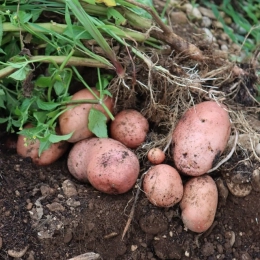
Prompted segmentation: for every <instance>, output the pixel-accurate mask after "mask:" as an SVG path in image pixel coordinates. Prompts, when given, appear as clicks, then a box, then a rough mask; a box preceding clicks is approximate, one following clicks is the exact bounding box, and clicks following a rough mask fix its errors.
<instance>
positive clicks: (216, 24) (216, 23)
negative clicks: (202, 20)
mask: <svg viewBox="0 0 260 260" xmlns="http://www.w3.org/2000/svg"><path fill="white" fill-rule="evenodd" d="M212 27H213V28H214V29H223V24H222V23H221V22H220V21H213V22H212Z"/></svg>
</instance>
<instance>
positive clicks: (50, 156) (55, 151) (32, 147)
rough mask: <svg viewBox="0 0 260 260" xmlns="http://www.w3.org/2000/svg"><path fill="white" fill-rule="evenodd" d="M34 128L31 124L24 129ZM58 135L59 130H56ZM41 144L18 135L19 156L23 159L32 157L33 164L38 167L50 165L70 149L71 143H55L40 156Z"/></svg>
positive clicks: (17, 149)
mask: <svg viewBox="0 0 260 260" xmlns="http://www.w3.org/2000/svg"><path fill="white" fill-rule="evenodd" d="M30 127H32V125H31V124H27V125H26V126H24V128H30ZM56 132H57V134H60V132H59V129H58V128H57V130H56ZM39 148H40V142H39V140H37V139H32V140H30V139H28V138H26V137H25V136H23V135H18V139H17V144H16V151H17V154H19V155H20V156H22V157H23V158H27V157H30V158H31V159H32V161H33V163H35V164H37V165H49V164H52V163H54V162H55V161H57V160H58V159H59V158H60V157H61V156H62V155H63V154H64V153H65V152H66V151H67V150H68V148H69V143H68V142H66V141H60V142H58V143H53V144H51V146H50V147H49V148H48V149H47V150H44V151H43V152H42V153H41V155H40V156H39Z"/></svg>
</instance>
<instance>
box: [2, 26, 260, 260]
mask: <svg viewBox="0 0 260 260" xmlns="http://www.w3.org/2000/svg"><path fill="white" fill-rule="evenodd" d="M181 28H182V29H180V27H178V28H177V27H176V28H174V29H175V32H176V33H178V34H179V35H181V36H182V37H184V38H186V39H187V40H189V41H191V42H195V43H196V41H198V42H199V39H198V34H197V30H195V28H194V26H189V27H187V28H185V27H184V26H182V27H181ZM195 35H196V36H195ZM193 36H194V37H193ZM195 38H196V39H195ZM200 47H201V49H202V50H204V53H207V54H208V55H209V57H210V55H212V49H210V48H209V47H208V46H205V45H203V42H200ZM166 55H167V57H168V58H167V59H166V58H165V57H166V56H165V55H164V56H163V55H162V56H161V57H160V58H161V61H160V64H163V65H164V66H165V67H167V68H168V69H169V70H170V71H171V73H173V74H175V75H177V76H181V75H184V76H185V75H186V74H185V72H184V71H183V70H181V69H180V68H179V67H177V66H175V65H174V64H175V63H176V62H179V64H181V63H182V64H183V66H190V67H192V66H194V64H196V63H197V62H195V61H191V60H189V59H187V58H186V59H182V58H181V56H180V57H174V59H175V60H174V61H175V63H174V62H172V59H173V57H172V56H170V54H166ZM156 58H157V57H155V61H156ZM220 63H221V60H218V59H215V58H214V57H213V59H212V56H211V59H210V60H209V61H208V62H207V61H205V62H203V63H200V65H199V69H200V71H201V72H204V75H206V74H207V73H208V72H210V71H212V70H214V69H217V68H219V67H220V66H221V65H223V64H221V65H220ZM128 65H129V66H131V65H130V64H128ZM135 70H136V72H137V73H138V75H143V73H144V70H143V69H142V64H140V65H139V66H138V65H137V67H136V68H135ZM229 73H230V70H229V71H223V72H222V73H221V75H229ZM252 74H254V73H253V72H252ZM129 75H131V73H129ZM249 75H251V74H249ZM217 76H218V77H219V78H221V77H220V76H219V75H217ZM140 77H141V76H140ZM140 77H139V78H140ZM212 77H214V76H212ZM129 78H131V76H129ZM144 79H145V78H144ZM247 79H250V80H251V81H250V80H248V81H247V87H248V88H247V89H250V88H251V87H252V85H253V83H254V81H253V79H251V78H250V77H249V76H247ZM232 80H233V82H235V80H236V79H234V78H233V79H230V80H229V81H228V82H231V81H232ZM130 81H131V80H130ZM228 82H227V83H228ZM244 82H245V81H244ZM145 83H146V82H145ZM164 83H165V79H163V78H160V77H157V78H153V84H157V86H158V89H159V91H161V94H160V95H158V96H157V97H156V101H157V102H158V101H162V100H164V99H165V96H164V95H163V93H165V92H166V93H169V96H170V95H172V96H173V95H174V94H176V93H177V94H178V95H179V97H180V98H181V99H184V100H185V99H187V93H186V94H185V93H184V92H183V93H180V92H181V90H180V89H179V90H178V91H177V92H174V90H172V89H167V91H164V92H163V89H164V86H165V85H164ZM215 83H220V81H218V80H216V81H215ZM227 83H226V84H224V83H223V84H222V85H221V87H222V89H221V90H222V91H225V92H226V93H229V91H230V89H229V85H228V84H227ZM249 84H250V86H249ZM241 86H242V85H241ZM241 89H242V90H243V88H242V87H241ZM192 90H194V89H192V88H191V89H190V91H191V93H190V92H189V95H193V97H194V100H203V99H204V97H203V96H200V95H199V93H198V92H196V91H195V92H194V93H193V92H192ZM111 91H113V87H112V90H111ZM131 91H132V92H131ZM134 91H135V92H136V93H138V95H139V96H138V97H137V96H136V95H134V94H133V93H134ZM138 91H139V92H138ZM114 92H116V91H114ZM239 93H240V94H239V95H240V96H239V95H236V98H237V100H235V101H233V100H231V102H230V104H231V105H230V106H231V107H233V108H234V107H238V111H239V110H243V109H246V106H244V105H248V104H246V101H245V100H243V98H245V96H246V97H247V98H248V95H246V93H247V92H245V91H244V92H242V93H241V92H239ZM117 94H118V97H119V101H118V107H117V108H118V110H121V109H122V108H123V107H132V108H133V107H134V108H136V109H138V110H141V109H143V113H144V114H146V115H147V117H148V118H149V122H150V126H151V133H149V135H148V137H147V138H148V139H151V140H153V141H154V139H153V137H154V136H155V137H156V138H157V141H158V139H160V136H161V134H162V135H164V134H166V132H167V131H168V130H169V126H168V125H166V131H164V130H163V129H164V126H165V125H163V127H162V126H161V125H160V124H159V123H158V120H159V121H162V122H165V115H168V114H167V113H166V112H167V109H166V110H165V107H152V106H151V107H149V109H147V110H146V109H144V108H146V107H147V106H148V102H149V101H150V100H146V99H145V97H146V94H147V93H142V91H140V90H138V89H137V88H136V87H133V88H130V90H129V91H128V92H127V91H125V92H124V93H117ZM177 94H176V95H177ZM253 94H254V93H253ZM189 95H188V96H189ZM129 97H132V99H131V98H129ZM172 100H173V97H171V99H170V101H167V102H171V101H172ZM127 101H129V102H127ZM142 101H143V103H142ZM167 102H166V103H165V105H166V106H167V105H168V106H169V104H167ZM236 102H237V103H236ZM250 102H251V103H250V104H249V105H251V106H252V102H253V101H252V100H251V101H250ZM191 103H192V102H190V103H189V104H188V103H187V107H188V105H192V104H191ZM226 103H228V101H227V102H226ZM238 103H242V105H238ZM143 104H145V105H143ZM253 104H255V103H254V102H253ZM187 107H182V108H181V106H179V110H180V114H181V112H182V110H185V109H186V108H187ZM155 109H158V114H154V111H155ZM258 110H259V109H258ZM249 111H253V113H255V112H254V111H256V110H254V109H253V108H252V107H250V108H249ZM258 112H259V111H258ZM173 114H174V113H173ZM172 116H173V115H172ZM177 118H178V117H176V118H175V119H174V120H173V121H172V123H174V122H175V121H176V120H177ZM236 118H237V117H236V116H234V119H236ZM238 126H239V124H238ZM5 140H6V137H3V138H2V145H1V149H0V158H1V159H0V160H1V161H0V259H3V260H7V259H8V260H9V259H13V257H11V256H10V255H11V254H12V252H11V251H9V250H14V251H16V254H18V253H19V252H21V251H22V250H23V249H26V252H25V253H24V254H23V256H21V259H27V260H33V259H35V260H47V259H48V260H49V259H69V258H72V257H75V256H77V255H80V254H83V253H87V252H94V253H96V254H99V255H100V257H101V258H100V259H104V260H114V259H115V260H116V259H118V260H119V259H120V260H141V259H145V260H147V259H150V260H155V259H208V260H213V259H230V260H231V259H237V260H239V259H241V260H242V259H243V260H244V259H247V260H250V259H255V260H257V259H258V260H259V259H260V223H259V222H260V199H259V192H256V191H255V190H253V191H252V192H251V193H250V194H249V195H248V196H246V197H241V198H240V197H235V196H233V195H232V194H231V193H229V195H228V197H227V199H225V198H224V195H223V196H222V195H221V193H220V197H219V205H218V210H217V214H216V218H215V222H214V223H213V225H212V227H211V228H210V229H209V230H208V231H206V232H205V233H203V234H196V233H193V232H191V231H189V230H186V229H185V228H184V226H183V223H182V221H181V219H180V212H179V206H178V205H176V206H174V207H171V208H168V209H163V208H157V207H155V206H153V205H152V204H150V203H149V202H148V200H147V198H146V197H145V195H144V194H143V193H141V194H140V197H139V199H138V202H137V206H136V209H135V215H134V218H133V221H132V223H131V225H130V228H129V230H128V231H127V233H126V236H125V237H124V239H123V240H122V239H121V237H122V233H123V230H124V228H125V225H126V222H127V219H128V215H129V213H130V210H131V207H132V204H133V201H134V195H135V193H136V190H137V187H135V188H134V189H133V190H131V191H129V192H128V193H126V194H123V195H117V196H111V195H106V194H103V193H100V192H98V191H97V190H95V189H94V188H93V187H91V186H90V185H88V184H82V183H80V182H78V181H77V180H76V179H74V178H73V177H72V176H71V175H70V174H69V172H68V169H67V164H66V157H67V155H66V156H64V157H63V158H62V159H61V160H59V161H57V162H56V163H54V164H53V165H51V166H48V167H39V166H36V165H34V164H33V163H32V162H31V160H30V159H28V158H21V157H19V156H18V155H17V154H16V152H15V150H12V149H7V147H6V146H5ZM158 143H160V140H159V141H158ZM137 153H138V155H139V157H140V158H142V159H143V158H144V156H143V154H142V152H140V151H139V150H137ZM169 158H170V154H168V160H169ZM246 158H249V157H248V156H247V155H245V154H244V153H243V151H242V152H241V153H237V154H235V155H234V156H233V157H232V161H231V162H229V163H228V164H226V166H225V167H223V168H221V169H222V170H221V171H217V172H214V173H213V174H212V177H213V178H214V179H215V180H216V181H217V180H219V179H225V178H226V176H227V175H228V174H227V173H229V174H231V173H232V172H233V171H235V170H236V169H234V166H235V165H236V164H238V162H240V161H241V160H245V159H246ZM170 163H171V162H170ZM146 166H147V162H146V159H143V161H142V167H143V169H145V167H146ZM240 166H241V164H240ZM259 166H260V165H259V162H257V161H256V160H254V159H253V158H251V159H250V163H249V164H244V166H243V167H242V168H241V167H240V168H239V169H238V170H240V171H243V173H248V172H249V173H252V171H253V170H254V169H257V168H258V167H259ZM231 168H233V169H232V170H230V172H228V170H227V169H231ZM66 180H70V181H71V182H72V184H74V185H75V188H76V191H77V192H76V193H74V194H72V195H71V196H69V195H66V193H65V190H67V189H65V188H64V185H65V183H66V182H65V181H66ZM184 181H185V180H184ZM73 191H74V192H75V190H74V189H73ZM86 259H97V258H86Z"/></svg>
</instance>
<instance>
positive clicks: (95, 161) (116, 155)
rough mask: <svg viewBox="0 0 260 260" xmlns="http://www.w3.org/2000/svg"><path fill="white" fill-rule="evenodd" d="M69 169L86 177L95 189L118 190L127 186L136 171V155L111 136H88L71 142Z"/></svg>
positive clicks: (111, 192)
mask: <svg viewBox="0 0 260 260" xmlns="http://www.w3.org/2000/svg"><path fill="white" fill-rule="evenodd" d="M68 168H69V171H70V173H71V174H72V175H73V176H74V177H75V178H77V179H79V180H81V181H89V182H90V184H91V185H92V186H93V187H95V188H96V189H97V190H99V191H101V192H104V193H108V194H121V193H125V192H127V191H128V190H130V189H131V188H132V187H133V186H134V184H135V183H136V180H137V177H138V175H139V170H140V166H139V161H138V158H137V156H136V155H135V154H134V153H133V152H132V151H131V150H129V149H128V148H127V147H126V146H124V145H123V144H122V143H120V142H118V141H116V140H113V139H111V138H96V137H94V138H90V139H86V140H82V141H80V142H78V143H76V144H74V146H73V148H72V149H71V151H70V154H69V158H68Z"/></svg>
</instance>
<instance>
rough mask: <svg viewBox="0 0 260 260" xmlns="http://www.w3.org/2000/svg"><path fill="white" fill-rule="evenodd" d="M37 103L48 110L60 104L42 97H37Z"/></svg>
mask: <svg viewBox="0 0 260 260" xmlns="http://www.w3.org/2000/svg"><path fill="white" fill-rule="evenodd" d="M36 103H37V105H38V107H39V108H40V109H42V110H47V111H49V110H52V109H55V108H57V107H58V106H59V105H60V104H59V103H54V102H45V101H43V100H41V99H37V101H36Z"/></svg>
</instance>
